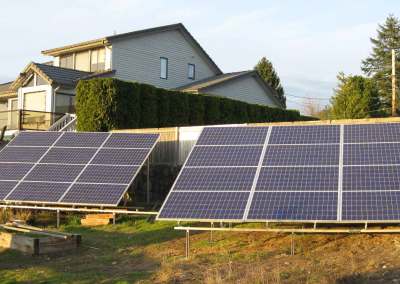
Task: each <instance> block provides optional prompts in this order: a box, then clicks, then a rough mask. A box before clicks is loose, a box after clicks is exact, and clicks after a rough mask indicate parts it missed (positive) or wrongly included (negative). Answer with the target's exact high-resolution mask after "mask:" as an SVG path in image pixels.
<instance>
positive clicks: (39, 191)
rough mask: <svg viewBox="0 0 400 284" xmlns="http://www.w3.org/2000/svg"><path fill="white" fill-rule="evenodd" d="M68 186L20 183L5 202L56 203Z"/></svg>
mask: <svg viewBox="0 0 400 284" xmlns="http://www.w3.org/2000/svg"><path fill="white" fill-rule="evenodd" d="M69 185H70V184H68V183H47V182H21V183H20V184H18V186H17V187H16V188H15V189H14V190H13V191H12V192H11V194H10V195H9V196H8V197H7V198H6V200H7V201H27V202H47V203H56V202H57V201H58V200H59V199H60V197H61V196H62V195H63V193H64V192H65V191H66V190H67V189H68V187H69Z"/></svg>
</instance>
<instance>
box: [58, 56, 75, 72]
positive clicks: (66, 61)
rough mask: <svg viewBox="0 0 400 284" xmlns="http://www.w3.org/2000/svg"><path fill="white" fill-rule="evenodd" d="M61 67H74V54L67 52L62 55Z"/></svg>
mask: <svg viewBox="0 0 400 284" xmlns="http://www.w3.org/2000/svg"><path fill="white" fill-rule="evenodd" d="M60 67H64V68H70V69H74V55H73V54H72V53H71V54H66V55H61V56H60Z"/></svg>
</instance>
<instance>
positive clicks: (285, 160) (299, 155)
mask: <svg viewBox="0 0 400 284" xmlns="http://www.w3.org/2000/svg"><path fill="white" fill-rule="evenodd" d="M263 164H264V165H270V166H282V165H293V166H295V165H339V145H284V146H282V145H279V146H276V145H271V146H269V147H268V148H267V150H266V153H265V158H264V163H263Z"/></svg>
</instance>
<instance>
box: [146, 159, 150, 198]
mask: <svg viewBox="0 0 400 284" xmlns="http://www.w3.org/2000/svg"><path fill="white" fill-rule="evenodd" d="M146 164H147V165H146V167H147V168H146V171H147V173H146V202H147V204H150V159H147V162H146Z"/></svg>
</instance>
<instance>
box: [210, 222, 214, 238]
mask: <svg viewBox="0 0 400 284" xmlns="http://www.w3.org/2000/svg"><path fill="white" fill-rule="evenodd" d="M212 229H214V222H211V230H210V243H212V242H213V230H212Z"/></svg>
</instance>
